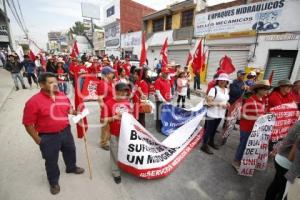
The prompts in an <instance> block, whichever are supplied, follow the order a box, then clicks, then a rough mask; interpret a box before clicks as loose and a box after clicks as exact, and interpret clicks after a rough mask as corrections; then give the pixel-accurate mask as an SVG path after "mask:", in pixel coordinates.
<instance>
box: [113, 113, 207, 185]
mask: <svg viewBox="0 0 300 200" xmlns="http://www.w3.org/2000/svg"><path fill="white" fill-rule="evenodd" d="M203 116H204V114H201V115H198V116H196V117H195V118H193V119H192V120H190V121H189V122H188V123H186V124H184V125H183V126H181V127H180V128H178V129H177V130H176V131H175V132H174V133H173V134H172V135H170V136H169V137H167V138H166V139H165V140H164V141H163V142H159V141H158V140H157V139H156V138H154V137H153V135H152V134H151V133H149V132H148V131H147V130H146V129H145V128H144V127H143V126H142V125H140V124H139V122H138V121H136V120H135V119H134V117H133V116H132V115H130V114H128V113H124V114H123V116H122V122H121V130H120V138H119V151H118V161H119V162H118V164H119V166H120V168H121V169H123V170H124V171H126V172H128V173H130V174H133V175H135V176H138V177H141V178H145V179H155V178H161V177H165V176H167V175H169V174H170V173H171V172H172V171H173V170H174V169H175V168H176V167H177V166H178V164H179V163H180V162H181V161H182V160H183V159H184V158H185V157H186V156H187V155H188V154H189V153H190V152H191V151H192V150H193V148H194V147H195V146H196V145H197V144H198V143H199V141H200V139H201V138H202V136H203V129H202V127H201V126H200V121H201V120H202V118H203Z"/></svg>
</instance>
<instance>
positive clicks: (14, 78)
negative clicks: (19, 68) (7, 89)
mask: <svg viewBox="0 0 300 200" xmlns="http://www.w3.org/2000/svg"><path fill="white" fill-rule="evenodd" d="M11 77H12V79H13V80H14V83H15V87H16V88H19V84H18V79H19V81H20V82H21V84H22V86H23V87H25V83H24V80H23V77H22V75H21V73H12V74H11Z"/></svg>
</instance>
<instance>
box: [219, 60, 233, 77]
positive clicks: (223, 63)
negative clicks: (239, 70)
mask: <svg viewBox="0 0 300 200" xmlns="http://www.w3.org/2000/svg"><path fill="white" fill-rule="evenodd" d="M220 70H223V71H224V72H225V73H227V74H231V73H232V72H234V71H235V67H234V65H233V64H232V60H231V58H230V57H228V56H226V55H225V56H224V57H223V58H221V60H220Z"/></svg>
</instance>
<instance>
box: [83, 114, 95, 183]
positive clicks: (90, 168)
mask: <svg viewBox="0 0 300 200" xmlns="http://www.w3.org/2000/svg"><path fill="white" fill-rule="evenodd" d="M81 124H82V130H83V140H84V146H85V153H86V159H87V161H88V167H89V175H90V179H91V180H92V178H93V176H92V166H91V160H90V155H89V151H88V142H87V138H86V132H85V126H84V122H83V119H81Z"/></svg>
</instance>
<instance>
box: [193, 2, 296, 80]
mask: <svg viewBox="0 0 300 200" xmlns="http://www.w3.org/2000/svg"><path fill="white" fill-rule="evenodd" d="M267 5H273V6H267ZM249 8H251V9H249ZM299 9H300V4H299V2H296V1H276V0H271V1H263V2H259V3H253V4H243V5H240V6H235V7H230V8H226V9H222V10H217V11H213V12H206V13H200V14H198V15H196V17H195V36H196V37H201V38H205V42H204V49H205V51H206V50H207V52H208V53H207V65H208V66H207V71H206V80H207V81H210V80H211V79H212V77H213V74H214V73H215V72H216V70H217V68H218V67H219V63H220V59H221V58H222V57H223V56H225V55H227V56H229V57H230V58H231V59H232V62H233V64H234V66H235V68H236V71H237V70H239V69H244V68H246V67H253V68H260V69H262V71H265V73H264V78H268V77H269V75H270V74H271V72H272V70H274V72H275V73H274V82H273V84H276V82H277V81H278V80H280V79H291V80H292V81H294V80H296V79H299V78H300V77H299V74H300V72H299V66H300V57H299V53H298V50H299V48H300V46H299V42H300V41H299V31H300V21H299V20H295V19H296V18H297V12H298V10H299ZM297 75H298V76H297ZM231 77H232V78H234V77H235V73H234V74H231Z"/></svg>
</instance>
